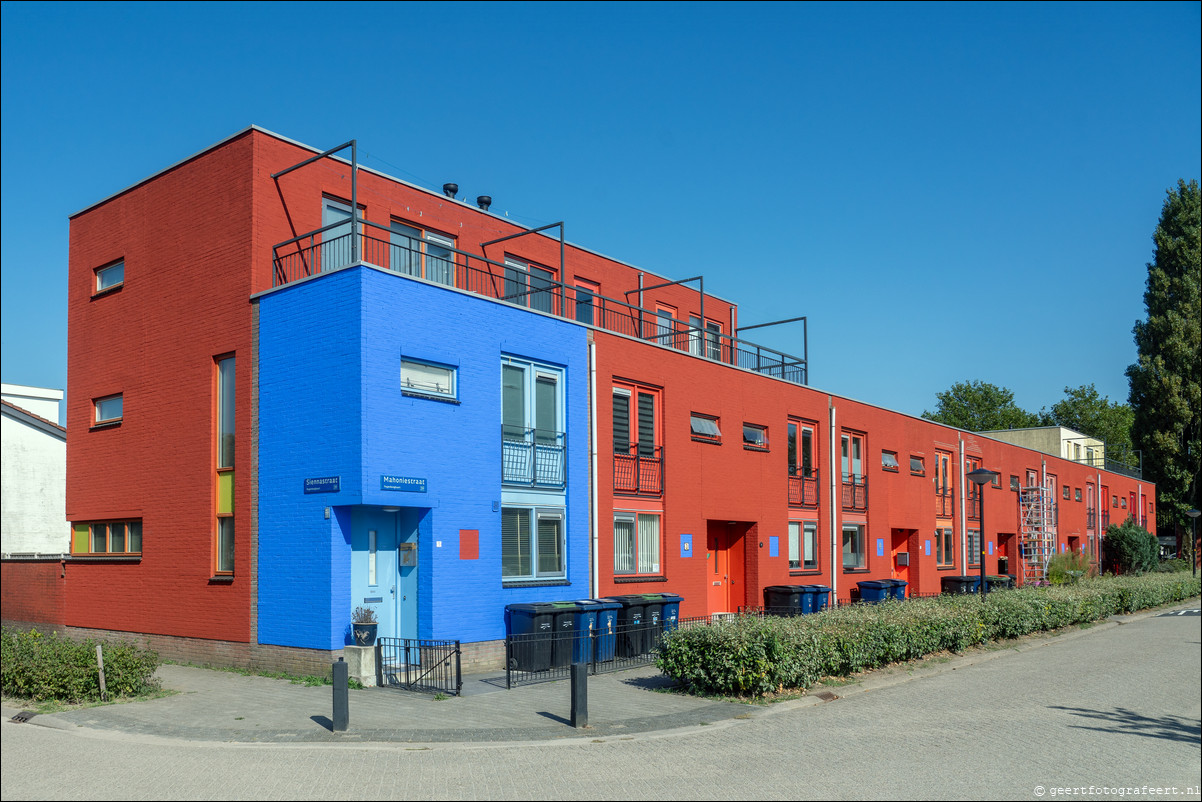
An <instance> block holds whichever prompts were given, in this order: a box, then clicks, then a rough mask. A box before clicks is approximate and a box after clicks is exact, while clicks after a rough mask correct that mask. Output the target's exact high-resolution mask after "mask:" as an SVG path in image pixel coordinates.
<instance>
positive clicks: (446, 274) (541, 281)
mask: <svg viewBox="0 0 1202 802" xmlns="http://www.w3.org/2000/svg"><path fill="white" fill-rule="evenodd" d="M358 225H359V227H360V233H359V235H358V243H357V247H355V246H356V243H355V242H354V236H353V235H352V234H351V233H349V230H350V223H349V222H339V223H334V224H331V225H328V226H325V227H323V228H320V229H317V230H315V231H311V232H309V233H307V234H302V235H301V236H299V237H293V238H292V239H290V240H287V241H285V242H281V243H279V244H277V245H275V246H274V248H273V249H272V284H273V286H276V287H279V286H282V285H284V284H291V283H292V282H294V281H300V280H301V279H304V278H308V277H310V276H315V275H319V274H321V273H328V272H330V271H332V270H337V269H338V268H341V267H346V266H348V265H350V264H354V263H355V261H356V259H357V260H358V261H360V262H363V263H366V264H370V265H374V266H376V267H380V268H384V269H386V270H392V271H394V272H396V273H402V274H404V275H409V276H414V277H417V278H422V279H425V280H427V281H433V282H436V283H439V284H444V285H446V286H448V287H456V288H458V289H461V290H466V291H468V292H472V293H475V294H477V295H483V296H485V297H488V298H493V299H496V300H499V301H505V302H506V303H511V304H514V305H516V306H524V307H527V308H529V309H534V310H537V311H540V312H546V313H547V314H552V315H560V316H562V317H566V318H569V319H571V320H576V321H578V322H581V323H587V324H589V325H593V326H598V327H600V328H603V329H607V330H609V331H612V332H616V333H618V334H625V335H628V336H631V337H638V338H640V339H643V340H648V341H650V342H655V343H658V344H660V345H664V346H667V347H670V348H675V349H676V350H678V351H682V352H685V353H690V354H693V355H694V356H700V357H704V358H706V359H711V360H713V361H715V362H724V363H726V364H728V365H735V366H737V367H740V368H744V369H746V370H752V371H755V372H757V373H762V374H764V375H766V376H774V377H776V378H778V379H783V380H785V381H788V382H792V383H793V384H807V383H808V382H809V373H808V366H807V364H806V360H805V359H803V358H800V357H795V356H791V355H790V354H786V353H784V352H782V351H777V350H775V349H773V348H768V347H765V346H762V345H756V344H755V343H752V342H748V341H747V340H744V339H741V338H738V337H734V336H732V335H731V334H728V333H725V332H720V331H716V330H714V329H711V328H709V327H708V326H707V325H706V324H704V323H702V322H701V321H700V320H699V319H698V320H696V321H692V320H690V321H688V322H686V321H682V320H676V319H675V318H668V317H663V316H661V315H658V314H656V313H655V312H654V311H652V310H649V309H644V308H642V307H639V306H635V305H632V304H628V303H626V302H624V301H619V300H617V299H614V298H608V297H606V296H603V295H598V294H596V293H594V292H591V291H589V290H586V289H582V288H579V287H575V286H572V285H569V284H565V283H564V282H562V281H556V280H554V279H552V278H548V277H547V274H544V273H541V272H538V271H535V270H526V269H523V268H521V267H518V266H516V265H509V264H503V263H500V262H494V261H492V260H491V259H487V258H485V257H483V256H478V255H476V254H472V253H468V252H466V251H461V250H459V249H457V248H453V247H448V246H447V245H445V244H443V243H440V242H435V241H433V240H429V239H421V240H419V239H414V238H413V237H411V236H408V235H400V234H398V233H397V232H393V231H391V230H390V229H388V228H386V227H385V226H381V225H378V224H376V223H372V222H370V221H367V220H359V221H358ZM373 235H374V236H373ZM561 278H562V277H561ZM703 326H705V328H702V327H703Z"/></svg>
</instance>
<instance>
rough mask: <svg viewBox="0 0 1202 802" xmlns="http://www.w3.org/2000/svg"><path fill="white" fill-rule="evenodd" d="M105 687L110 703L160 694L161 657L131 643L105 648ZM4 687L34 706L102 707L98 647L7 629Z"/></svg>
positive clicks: (0, 677)
mask: <svg viewBox="0 0 1202 802" xmlns="http://www.w3.org/2000/svg"><path fill="white" fill-rule="evenodd" d="M101 646H102V648H103V651H104V678H105V687H106V690H107V691H108V695H109V697H110V698H113V697H120V696H136V695H138V694H142V693H147V692H149V691H152V690H156V689H157V688H158V682H157V680H155V679H154V672H155V669H157V668H158V666H159V656H158V655H157V654H156V653H154V652H152V651H149V650H148V649H143V648H141V647H138V646H133V645H130V644H126V643H102V644H101ZM0 684H2V685H3V691H4V695H5V696H13V697H17V698H20V699H32V700H34V701H39V702H40V701H46V700H50V699H55V700H58V701H62V702H87V701H100V673H99V671H98V670H97V666H96V641H94V640H91V639H89V640H85V641H76V640H72V639H70V638H66V637H62V636H60V635H59V634H58V633H57V632H55V633H52V634H51V635H49V636H46V635H43V634H42V633H40V632H38V631H37V630H36V629H32V630H29V631H28V632H21V631H14V630H9V629H5V630H4V631H3V632H2V633H0Z"/></svg>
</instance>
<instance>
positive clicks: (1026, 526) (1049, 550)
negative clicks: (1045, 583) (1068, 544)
mask: <svg viewBox="0 0 1202 802" xmlns="http://www.w3.org/2000/svg"><path fill="white" fill-rule="evenodd" d="M1018 504H1019V522H1020V525H1019V549H1020V553H1021V555H1022V559H1021V562H1022V572H1023V582H1024V583H1027V582H1036V581H1041V580H1046V579H1047V578H1048V561H1049V560H1051V559H1052V556H1053V555H1054V554H1055V553H1056V501H1055V499H1053V498H1052V494H1051V492H1050V491H1049V490H1048V489H1047V488H1046V487H1024V488H1022V489H1021V490H1020V491H1019V496H1018Z"/></svg>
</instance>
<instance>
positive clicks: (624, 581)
mask: <svg viewBox="0 0 1202 802" xmlns="http://www.w3.org/2000/svg"><path fill="white" fill-rule="evenodd" d="M667 581H668V578H667V577H666V576H650V575H648V576H615V577H614V584H615V585H629V584H631V583H633V582H667Z"/></svg>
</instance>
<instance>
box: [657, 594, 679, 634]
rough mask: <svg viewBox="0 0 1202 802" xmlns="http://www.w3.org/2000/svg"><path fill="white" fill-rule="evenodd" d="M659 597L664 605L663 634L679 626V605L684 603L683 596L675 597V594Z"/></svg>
mask: <svg viewBox="0 0 1202 802" xmlns="http://www.w3.org/2000/svg"><path fill="white" fill-rule="evenodd" d="M659 595H660V597H661V598H662V601H663V603H664V632H671V631H672V630H674V629H676V628H677V627H678V626H680V623H679V622H680V603H681V602H682V601H684V596H677V595H676V594H675V593H661V594H659Z"/></svg>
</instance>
